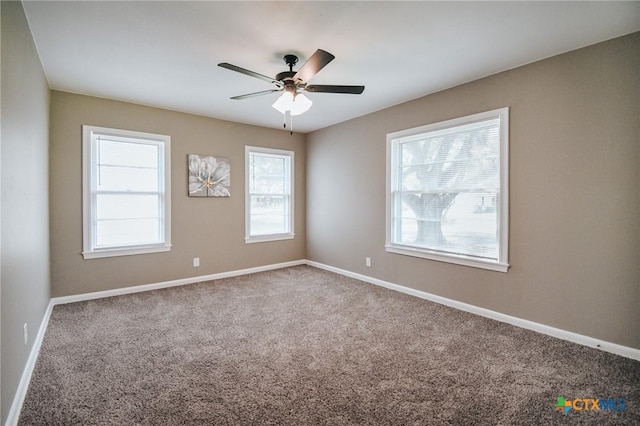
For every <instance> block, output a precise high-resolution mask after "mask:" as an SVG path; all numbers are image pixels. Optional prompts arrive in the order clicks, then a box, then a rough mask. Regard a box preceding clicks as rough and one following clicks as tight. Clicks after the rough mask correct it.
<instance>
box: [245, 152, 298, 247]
mask: <svg viewBox="0 0 640 426" xmlns="http://www.w3.org/2000/svg"><path fill="white" fill-rule="evenodd" d="M256 153H257V154H264V155H271V156H282V157H286V158H287V159H288V160H287V163H288V176H286V175H285V181H286V182H287V183H288V198H289V202H288V206H287V207H288V209H289V210H288V211H289V220H288V227H289V230H288V231H287V232H283V233H276V234H264V235H251V196H252V193H251V183H250V179H249V176H250V170H249V157H250V156H251V155H252V154H256ZM294 170H295V153H294V152H293V151H289V150H284V149H276V148H264V147H257V146H249V145H245V227H244V229H245V238H244V240H245V243H247V244H250V243H261V242H269V241H281V240H290V239H293V238H294V237H295V232H294V216H295V202H294V198H295V197H294V192H295V191H294V182H295V180H294V179H295V178H294ZM284 195H285V196H286V195H287V194H286V191H285V194H284Z"/></svg>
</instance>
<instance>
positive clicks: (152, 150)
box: [98, 136, 159, 168]
mask: <svg viewBox="0 0 640 426" xmlns="http://www.w3.org/2000/svg"><path fill="white" fill-rule="evenodd" d="M158 150H159V147H158V146H157V145H155V144H149V143H144V144H143V143H135V142H133V141H132V142H120V141H113V140H109V139H107V138H105V137H104V136H100V137H98V164H100V165H111V166H129V167H148V168H158Z"/></svg>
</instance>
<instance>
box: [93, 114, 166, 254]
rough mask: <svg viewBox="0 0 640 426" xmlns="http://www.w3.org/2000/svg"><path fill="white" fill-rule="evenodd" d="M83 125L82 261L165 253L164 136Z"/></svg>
mask: <svg viewBox="0 0 640 426" xmlns="http://www.w3.org/2000/svg"><path fill="white" fill-rule="evenodd" d="M83 127H84V130H83V131H84V149H85V155H84V159H85V160H84V161H85V164H84V172H85V173H84V175H85V176H84V185H85V190H84V208H85V220H84V222H85V223H84V251H83V254H84V256H85V258H92V257H105V256H116V255H126V254H138V253H148V252H154V251H166V250H168V249H169V247H170V229H171V228H170V192H169V179H168V173H167V170H168V161H169V158H168V157H169V143H170V139H169V137H168V136H164V135H153V134H148V133H140V132H130V131H125V130H118V129H106V128H98V127H93V126H83Z"/></svg>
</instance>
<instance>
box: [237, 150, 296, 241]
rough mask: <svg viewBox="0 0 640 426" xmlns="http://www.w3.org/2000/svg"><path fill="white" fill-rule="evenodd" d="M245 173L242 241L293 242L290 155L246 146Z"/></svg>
mask: <svg viewBox="0 0 640 426" xmlns="http://www.w3.org/2000/svg"><path fill="white" fill-rule="evenodd" d="M245 170H246V197H247V199H246V204H245V206H246V207H245V210H246V225H245V232H246V234H245V241H246V242H247V243H253V242H260V241H274V240H283V239H291V238H293V236H294V233H293V184H292V182H293V152H291V151H283V150H279V149H269V148H257V147H253V146H247V147H245Z"/></svg>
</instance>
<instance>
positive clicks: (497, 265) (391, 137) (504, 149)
mask: <svg viewBox="0 0 640 426" xmlns="http://www.w3.org/2000/svg"><path fill="white" fill-rule="evenodd" d="M494 118H498V119H499V120H500V171H499V173H500V200H501V202H500V208H499V209H498V211H497V215H498V219H497V221H498V230H497V232H498V237H497V240H498V259H497V260H491V259H485V258H480V257H474V256H468V255H461V254H454V253H446V252H441V251H437V250H430V249H425V248H421V247H420V248H419V247H415V246H410V245H405V244H398V243H394V242H393V235H392V234H393V219H394V205H393V192H392V191H394V190H395V188H394V186H393V185H394V183H393V182H395V181H396V180H397V179H395V177H396V170H397V167H396V162H397V161H396V160H397V158H396V156H397V150H396V146H397V145H398V140H399V139H401V138H406V137H410V136H415V135H418V134H421V133H426V132H433V131H438V130H443V129H447V128H451V127H456V126H461V125H464V124H470V123H473V122H477V121H484V120H489V119H494ZM386 159H387V176H386V179H387V181H386V230H385V231H386V242H385V250H386V251H387V252H389V253H395V254H401V255H406V256H413V257H420V258H424V259H430V260H436V261H440V262H447V263H453V264H457V265H463V266H470V267H474V268H481V269H487V270H491V271H498V272H507V271H508V269H509V266H510V265H509V262H508V255H509V107H504V108H499V109H494V110H491V111H486V112H481V113H477V114H472V115H467V116H464V117H459V118H454V119H451V120H445V121H441V122H437V123H432V124H427V125H424V126H420V127H414V128H411V129H406V130H401V131H397V132H392V133H388V134H387V157H386Z"/></svg>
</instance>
